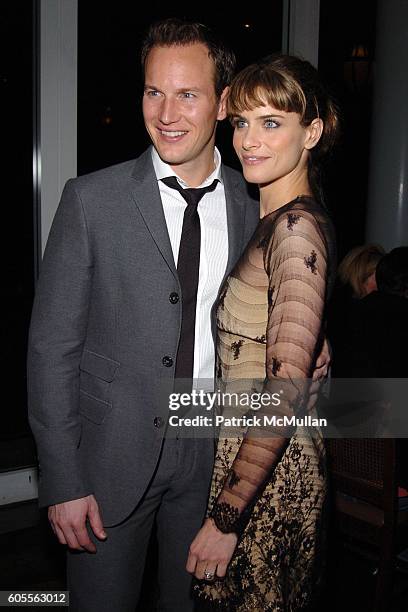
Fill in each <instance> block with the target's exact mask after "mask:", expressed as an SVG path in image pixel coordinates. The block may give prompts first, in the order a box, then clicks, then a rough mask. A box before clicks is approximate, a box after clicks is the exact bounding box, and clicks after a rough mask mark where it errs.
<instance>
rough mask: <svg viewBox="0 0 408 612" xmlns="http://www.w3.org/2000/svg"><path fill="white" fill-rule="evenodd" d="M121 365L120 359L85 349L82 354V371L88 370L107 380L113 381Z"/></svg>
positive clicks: (80, 366) (89, 372)
mask: <svg viewBox="0 0 408 612" xmlns="http://www.w3.org/2000/svg"><path fill="white" fill-rule="evenodd" d="M119 366H120V363H119V362H118V361H115V360H114V359H109V357H104V356H103V355H99V354H98V353H94V352H93V351H88V350H87V349H85V350H84V352H83V354H82V359H81V363H80V364H79V369H80V370H82V372H87V373H88V374H92V375H93V376H96V377H97V378H101V379H102V380H105V381H106V382H112V380H113V379H114V378H115V374H116V370H117V369H118V367H119Z"/></svg>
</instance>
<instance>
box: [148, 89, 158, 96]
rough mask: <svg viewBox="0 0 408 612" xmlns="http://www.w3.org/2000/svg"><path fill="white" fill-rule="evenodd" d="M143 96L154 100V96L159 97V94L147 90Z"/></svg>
mask: <svg viewBox="0 0 408 612" xmlns="http://www.w3.org/2000/svg"><path fill="white" fill-rule="evenodd" d="M145 95H146V96H148V97H149V98H155V97H156V96H159V95H160V92H158V91H157V90H156V89H149V90H148V91H145Z"/></svg>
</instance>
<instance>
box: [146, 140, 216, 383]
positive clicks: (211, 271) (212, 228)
mask: <svg viewBox="0 0 408 612" xmlns="http://www.w3.org/2000/svg"><path fill="white" fill-rule="evenodd" d="M152 159H153V166H154V170H155V173H156V177H157V180H158V185H159V190H160V196H161V200H162V203H163V210H164V216H165V218H166V223H167V230H168V232H169V237H170V243H171V248H172V250H173V256H174V261H175V262H177V260H178V252H179V248H180V240H181V231H182V228H183V217H184V210H185V208H186V207H187V203H186V201H185V200H184V198H183V196H182V195H181V194H180V193H179V192H178V191H177V190H176V189H172V188H171V187H168V186H167V185H165V184H164V183H163V182H162V181H161V180H160V179H163V178H165V177H167V176H175V177H177V180H178V182H179V183H180V185H181V186H182V187H183V188H184V189H185V188H187V187H189V185H187V183H185V182H184V181H183V180H182V179H181V178H180V177H178V176H177V174H176V173H175V172H174V170H172V168H171V167H170V166H169V165H168V164H166V163H164V162H163V160H162V159H161V158H160V157H159V155H158V153H157V151H156V150H155V149H154V148H152ZM214 164H215V170H214V172H212V173H211V174H210V176H209V177H208V178H207V179H206V180H205V181H204V182H203V183H201V185H199V186H198V187H206V186H207V185H211V183H212V182H213V180H214V179H218V183H217V187H216V188H215V189H214V191H212V192H209V193H206V194H205V195H204V196H203V198H202V199H201V200H200V202H199V204H198V209H197V210H198V214H199V217H200V225H201V245H200V269H199V277H198V289H197V306H196V320H195V336H194V369H193V377H194V378H195V379H201V380H202V381H203V379H207V380H208V381H212V380H213V378H214V361H215V352H214V341H213V337H212V334H211V308H212V306H213V304H214V302H215V300H216V298H217V295H218V291H219V288H220V285H221V282H222V279H223V277H224V274H225V269H226V267H227V260H228V230H227V208H226V204H225V191H224V184H223V181H222V176H221V155H220V153H219V151H218V149H215V154H214Z"/></svg>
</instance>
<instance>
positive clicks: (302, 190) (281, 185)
mask: <svg viewBox="0 0 408 612" xmlns="http://www.w3.org/2000/svg"><path fill="white" fill-rule="evenodd" d="M286 179H288V180H286ZM259 193H260V216H261V217H264V216H265V215H268V214H269V213H271V212H274V211H275V210H277V209H278V208H281V206H284V205H285V204H287V203H288V202H291V201H292V200H294V199H295V198H297V196H299V195H308V196H310V195H312V190H311V189H310V184H309V181H308V179H307V175H306V174H304V175H303V176H299V177H297V178H296V177H293V176H290V177H289V176H285V177H282V178H281V179H278V180H276V181H273V182H272V183H267V184H265V185H260V186H259Z"/></svg>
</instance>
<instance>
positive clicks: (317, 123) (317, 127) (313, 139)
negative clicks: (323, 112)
mask: <svg viewBox="0 0 408 612" xmlns="http://www.w3.org/2000/svg"><path fill="white" fill-rule="evenodd" d="M322 133H323V121H322V120H321V119H320V118H317V117H316V119H313V121H312V123H311V124H310V125H308V126H307V128H306V140H305V149H313V147H315V146H316V145H317V143H318V142H319V140H320V137H321V135H322Z"/></svg>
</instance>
